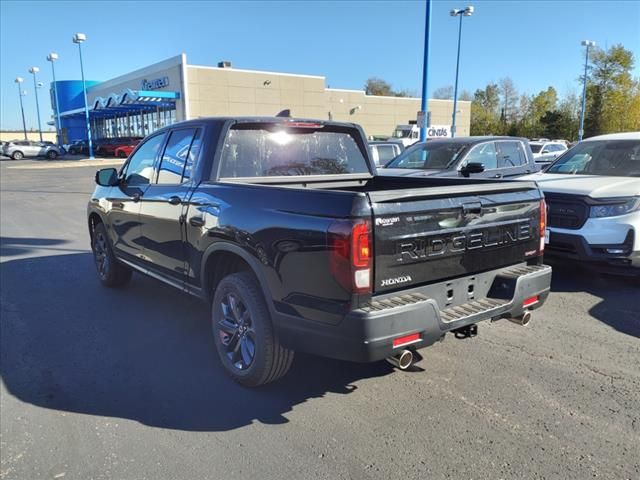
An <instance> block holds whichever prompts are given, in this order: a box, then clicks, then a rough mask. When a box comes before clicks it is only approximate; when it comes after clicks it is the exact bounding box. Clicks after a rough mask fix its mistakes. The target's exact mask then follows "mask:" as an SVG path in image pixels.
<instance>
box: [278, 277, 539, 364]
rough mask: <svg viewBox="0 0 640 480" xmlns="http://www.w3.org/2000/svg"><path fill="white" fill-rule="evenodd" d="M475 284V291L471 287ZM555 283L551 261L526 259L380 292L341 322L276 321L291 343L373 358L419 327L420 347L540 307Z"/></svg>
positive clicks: (359, 358) (313, 350)
mask: <svg viewBox="0 0 640 480" xmlns="http://www.w3.org/2000/svg"><path fill="white" fill-rule="evenodd" d="M471 284H472V285H473V292H472V293H469V288H470V287H469V285H471ZM550 284H551V267H549V266H547V265H539V266H526V265H524V264H522V265H518V266H516V267H507V268H501V269H498V270H494V271H491V272H485V273H482V274H477V275H474V276H470V277H463V278H459V279H456V280H452V281H448V282H441V283H438V284H433V285H429V286H426V287H419V288H415V289H411V290H403V291H401V292H397V293H395V294H389V295H384V296H380V297H374V300H373V301H372V303H371V304H370V305H367V306H365V307H363V308H361V309H358V310H354V311H352V312H350V313H349V314H348V315H347V316H346V317H345V318H344V320H343V321H342V322H341V323H340V324H338V325H325V324H320V323H317V322H310V321H306V320H302V319H299V318H295V319H294V318H291V317H288V318H286V319H285V318H280V319H278V321H277V322H276V326H277V329H278V334H279V336H280V340H281V341H282V343H283V344H284V345H285V346H287V347H288V348H292V349H294V350H301V351H305V352H309V353H314V354H317V355H321V356H326V357H332V358H338V359H342V360H351V361H356V362H373V361H377V360H382V359H384V358H386V357H389V356H391V355H393V354H395V353H396V352H398V351H401V350H402V349H403V348H404V347H396V348H394V347H393V340H394V339H396V338H398V337H403V336H405V335H410V334H415V333H418V334H419V335H420V339H419V340H418V341H416V342H415V343H412V344H411V345H410V347H411V348H412V349H414V348H415V349H419V348H423V347H427V346H429V345H432V344H433V343H435V342H436V341H438V340H440V339H441V338H442V337H443V336H444V335H445V334H446V333H447V332H449V331H452V330H456V329H458V328H462V327H465V326H468V325H472V324H475V323H478V322H480V321H483V320H489V319H499V318H505V317H516V316H519V315H522V314H523V313H524V312H525V310H534V309H536V308H539V307H541V306H542V304H543V303H544V302H545V300H546V298H547V296H548V294H549V288H550ZM532 297H538V298H537V301H536V302H535V303H534V304H532V305H530V306H527V307H526V308H525V307H524V306H523V303H524V301H525V300H527V299H530V298H532ZM440 305H442V306H443V307H444V308H441V307H440Z"/></svg>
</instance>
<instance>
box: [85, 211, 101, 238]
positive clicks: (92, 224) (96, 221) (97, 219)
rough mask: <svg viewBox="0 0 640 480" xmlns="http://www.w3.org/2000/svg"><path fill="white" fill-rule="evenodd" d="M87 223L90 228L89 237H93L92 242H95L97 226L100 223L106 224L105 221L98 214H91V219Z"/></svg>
mask: <svg viewBox="0 0 640 480" xmlns="http://www.w3.org/2000/svg"><path fill="white" fill-rule="evenodd" d="M87 221H88V226H89V236H90V237H91V240H93V232H94V231H95V229H96V226H97V225H98V224H99V223H104V221H103V220H102V217H101V216H100V215H99V214H98V213H97V212H91V213H89V217H88V218H87Z"/></svg>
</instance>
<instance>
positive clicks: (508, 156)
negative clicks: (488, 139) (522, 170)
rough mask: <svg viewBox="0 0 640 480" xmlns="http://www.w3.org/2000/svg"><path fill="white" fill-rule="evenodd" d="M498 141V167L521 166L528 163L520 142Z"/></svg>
mask: <svg viewBox="0 0 640 480" xmlns="http://www.w3.org/2000/svg"><path fill="white" fill-rule="evenodd" d="M497 143H498V149H499V152H498V167H500V168H509V167H519V166H520V165H524V164H525V163H526V157H525V156H524V152H523V151H522V147H521V146H520V142H497Z"/></svg>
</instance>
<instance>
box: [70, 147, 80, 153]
mask: <svg viewBox="0 0 640 480" xmlns="http://www.w3.org/2000/svg"><path fill="white" fill-rule="evenodd" d="M77 153H78V152H76V149H75V148H73V147H71V148H70V149H69V154H70V155H76V154H77Z"/></svg>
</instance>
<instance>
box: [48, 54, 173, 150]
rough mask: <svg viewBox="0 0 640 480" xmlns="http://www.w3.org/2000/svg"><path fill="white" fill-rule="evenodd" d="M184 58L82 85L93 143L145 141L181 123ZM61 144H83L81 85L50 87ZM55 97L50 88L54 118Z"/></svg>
mask: <svg viewBox="0 0 640 480" xmlns="http://www.w3.org/2000/svg"><path fill="white" fill-rule="evenodd" d="M185 68H186V57H185V55H184V54H182V55H178V56H176V57H172V58H170V59H168V60H165V61H163V62H160V63H157V64H154V65H151V66H149V67H145V68H142V69H140V70H136V71H134V72H131V73H129V74H126V75H122V76H120V77H116V78H114V79H112V80H108V81H105V82H98V81H86V87H87V104H88V105H87V106H88V110H89V123H90V126H91V133H92V138H93V139H96V140H99V139H105V138H117V137H144V136H145V135H148V134H149V133H151V132H152V131H154V130H157V129H158V128H161V127H164V126H165V125H169V124H172V123H174V122H176V121H180V120H184V119H186V115H185V108H184V101H183V100H184V93H183V92H184V86H183V85H184V72H185ZM55 88H56V89H57V97H58V101H59V105H58V111H59V112H60V130H61V131H60V138H61V139H62V143H70V142H72V141H75V140H86V139H87V126H86V119H85V104H84V95H83V91H82V90H83V88H82V81H81V80H59V81H57V82H55ZM55 100H56V95H55V94H54V85H53V84H52V85H51V104H52V106H53V111H54V116H55V112H56V108H55Z"/></svg>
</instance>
